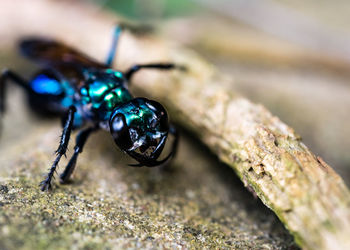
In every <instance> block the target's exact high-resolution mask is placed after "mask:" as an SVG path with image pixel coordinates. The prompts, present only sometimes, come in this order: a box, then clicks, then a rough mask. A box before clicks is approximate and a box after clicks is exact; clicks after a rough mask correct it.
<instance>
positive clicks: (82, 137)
mask: <svg viewBox="0 0 350 250" xmlns="http://www.w3.org/2000/svg"><path fill="white" fill-rule="evenodd" d="M98 129H99V127H98V126H94V127H89V128H86V129H84V130H81V131H80V132H79V134H78V135H77V137H76V144H75V146H74V153H73V155H72V157H71V158H70V160H69V162H68V164H67V166H66V168H65V169H64V171H63V173H62V174H61V175H60V182H61V183H62V184H63V183H67V182H68V180H69V178H70V176H71V175H72V173H73V171H74V169H75V165H76V163H77V159H78V155H79V154H80V153H82V152H83V148H84V145H85V143H86V141H87V139H88V137H89V136H90V135H91V133H92V132H95V131H96V130H98Z"/></svg>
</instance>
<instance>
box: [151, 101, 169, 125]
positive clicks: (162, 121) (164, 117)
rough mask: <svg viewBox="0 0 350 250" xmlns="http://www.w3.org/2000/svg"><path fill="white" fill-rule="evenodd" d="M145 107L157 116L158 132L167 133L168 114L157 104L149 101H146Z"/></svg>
mask: <svg viewBox="0 0 350 250" xmlns="http://www.w3.org/2000/svg"><path fill="white" fill-rule="evenodd" d="M147 105H148V107H149V108H150V109H151V110H152V111H154V113H155V114H156V115H157V117H158V124H159V128H160V130H161V131H168V129H169V121H168V114H167V112H166V110H165V108H164V107H163V106H162V105H161V104H160V103H159V102H156V101H151V100H148V101H147Z"/></svg>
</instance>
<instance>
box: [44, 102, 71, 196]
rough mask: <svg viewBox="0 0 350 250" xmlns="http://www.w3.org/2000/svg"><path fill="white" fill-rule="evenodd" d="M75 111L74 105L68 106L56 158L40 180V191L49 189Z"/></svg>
mask: <svg viewBox="0 0 350 250" xmlns="http://www.w3.org/2000/svg"><path fill="white" fill-rule="evenodd" d="M76 111H77V109H76V107H74V106H70V107H69V109H68V114H67V119H66V122H65V125H64V127H63V131H62V135H61V140H60V144H59V146H58V149H57V150H56V155H57V156H56V159H55V161H54V162H53V164H52V166H51V168H50V171H49V173H48V174H47V177H46V179H45V180H43V181H42V182H40V186H41V190H42V191H45V190H49V189H51V180H52V178H53V176H54V174H55V171H56V167H57V165H58V162H59V161H60V159H61V157H62V155H65V154H66V151H67V147H68V143H69V138H70V134H71V132H72V129H73V122H74V113H75V112H76Z"/></svg>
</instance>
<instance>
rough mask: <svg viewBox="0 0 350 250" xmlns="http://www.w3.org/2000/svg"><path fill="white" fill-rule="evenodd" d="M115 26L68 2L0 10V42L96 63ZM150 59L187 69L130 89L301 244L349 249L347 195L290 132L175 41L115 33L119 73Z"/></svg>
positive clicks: (8, 4) (9, 5)
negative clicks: (186, 133) (159, 105)
mask: <svg viewBox="0 0 350 250" xmlns="http://www.w3.org/2000/svg"><path fill="white" fill-rule="evenodd" d="M4 9H5V10H6V11H4ZM39 13H40V14H39ZM14 16H16V17H17V18H15V19H14V18H13V17H14ZM63 16H64V18H62V17H63ZM8 20H11V22H8ZM58 20H59V21H58ZM115 21H116V20H115V19H114V17H113V16H112V15H110V14H107V13H104V12H98V11H97V10H95V9H94V8H92V7H88V6H81V5H76V4H73V3H68V4H67V2H63V3H62V2H60V3H59V2H52V1H41V0H36V1H30V2H29V1H13V0H11V1H10V0H6V1H3V2H2V10H1V12H0V32H1V34H0V35H1V37H2V41H1V42H5V43H6V42H8V43H13V41H14V40H15V39H16V38H18V37H19V36H22V35H24V34H32V33H40V34H46V35H51V36H54V37H56V38H58V39H61V40H64V41H65V42H67V43H70V44H72V45H73V46H75V47H80V48H81V49H82V50H84V51H87V52H88V53H89V54H91V55H94V56H96V55H98V56H99V58H100V59H103V56H104V55H105V52H106V51H107V49H108V45H109V39H110V30H111V28H112V26H113V23H115ZM152 61H171V62H177V63H180V64H185V65H186V66H187V67H188V71H187V72H172V73H159V72H151V71H149V72H146V71H144V72H142V73H139V74H138V75H137V76H136V77H135V78H134V84H135V87H136V88H137V89H138V90H139V91H142V92H144V93H146V94H148V95H150V96H152V97H154V98H156V99H157V100H160V101H161V102H163V103H164V104H165V105H166V107H167V108H168V109H169V110H170V115H171V117H172V119H173V120H175V121H176V122H178V123H181V124H182V125H183V126H185V127H187V128H188V129H189V130H191V131H193V132H194V133H195V134H196V135H197V136H198V137H199V138H200V139H201V140H202V141H203V142H204V143H205V144H206V145H207V146H208V147H209V148H210V149H211V150H212V151H213V152H215V153H216V154H217V155H218V157H219V158H220V159H221V160H222V161H224V162H226V163H227V164H228V165H230V166H231V167H232V168H233V169H234V170H235V172H236V173H237V174H238V175H239V176H240V178H241V179H242V181H243V182H244V183H245V185H247V186H248V187H251V188H253V189H254V191H255V192H256V193H257V195H258V197H259V198H260V199H261V200H262V201H263V202H264V203H265V204H266V205H267V206H268V207H270V208H271V209H272V210H273V211H274V212H275V213H276V214H277V216H278V217H279V218H280V219H281V220H282V221H283V223H284V224H285V225H286V227H287V228H288V229H289V230H290V231H291V232H292V233H293V234H294V236H295V239H296V241H297V242H298V243H299V244H300V245H301V246H302V247H305V248H309V249H334V248H336V249H349V248H350V240H349V237H348V235H349V233H350V193H349V190H348V189H347V187H346V186H345V184H344V182H343V180H342V179H341V178H340V177H339V176H338V175H337V174H336V173H335V172H334V171H333V170H332V168H331V167H329V166H328V165H327V164H326V163H325V162H324V161H323V160H322V159H321V158H320V157H317V156H315V155H314V154H313V153H312V152H310V151H309V150H308V148H307V147H306V146H305V145H304V144H303V143H302V142H301V139H300V137H299V136H298V135H297V134H296V133H295V132H294V131H293V129H292V128H290V127H288V126H287V125H286V124H284V123H283V122H282V121H280V120H279V119H278V118H277V117H275V116H273V115H272V114H271V113H270V112H269V111H268V110H266V109H265V108H264V107H262V106H261V105H256V104H253V103H251V102H250V101H249V100H247V99H245V98H244V97H241V96H239V95H238V94H237V93H234V92H232V90H231V88H230V87H229V86H230V85H231V84H233V83H232V81H231V80H230V79H229V78H227V77H225V76H222V75H221V74H220V72H218V71H217V70H216V69H215V67H213V66H212V65H210V64H208V63H207V62H205V61H204V60H203V59H202V58H200V57H199V56H198V55H196V54H195V53H193V52H191V51H188V50H186V49H184V48H180V47H177V46H176V42H174V43H173V42H172V41H171V42H169V41H164V40H162V39H159V38H156V37H154V36H147V37H142V38H141V37H134V36H132V35H131V34H129V33H125V34H124V35H123V38H122V41H121V43H120V47H119V55H118V60H117V63H118V64H119V65H122V68H123V69H125V68H126V67H128V66H130V65H131V64H133V63H136V62H137V63H141V62H152Z"/></svg>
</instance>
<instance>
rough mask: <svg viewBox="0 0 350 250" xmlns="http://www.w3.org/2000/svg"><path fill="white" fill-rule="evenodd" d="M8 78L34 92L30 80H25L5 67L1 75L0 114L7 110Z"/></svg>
mask: <svg viewBox="0 0 350 250" xmlns="http://www.w3.org/2000/svg"><path fill="white" fill-rule="evenodd" d="M7 80H12V82H13V83H16V84H17V85H18V86H21V87H22V88H24V89H25V90H26V91H27V92H28V93H30V94H32V92H33V91H32V89H31V88H30V86H29V84H28V82H27V81H26V80H24V79H23V78H22V77H21V76H19V75H18V74H16V73H14V72H13V71H11V70H9V69H4V70H3V71H2V73H1V76H0V115H2V114H4V113H5V111H6V100H5V99H6V83H7Z"/></svg>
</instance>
